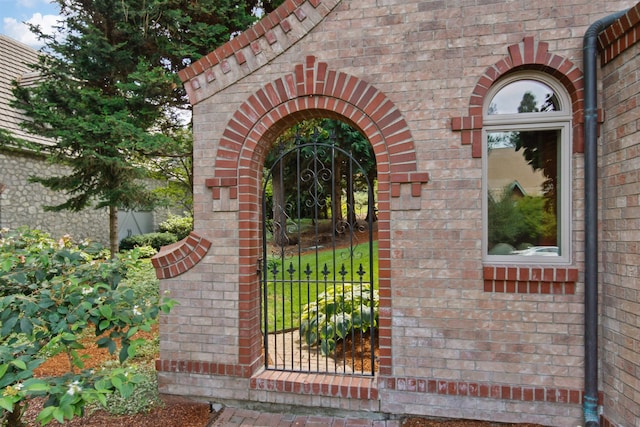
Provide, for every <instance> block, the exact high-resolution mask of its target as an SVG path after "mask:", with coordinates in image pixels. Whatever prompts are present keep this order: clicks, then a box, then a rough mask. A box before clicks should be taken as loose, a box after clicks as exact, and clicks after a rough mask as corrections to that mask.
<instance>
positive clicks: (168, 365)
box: [156, 359, 252, 378]
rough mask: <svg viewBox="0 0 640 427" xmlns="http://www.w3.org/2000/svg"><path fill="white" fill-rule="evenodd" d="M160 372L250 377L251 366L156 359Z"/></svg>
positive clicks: (157, 368)
mask: <svg viewBox="0 0 640 427" xmlns="http://www.w3.org/2000/svg"><path fill="white" fill-rule="evenodd" d="M156 370H157V371H158V372H184V373H189V374H199V375H224V376H229V377H240V378H249V377H250V376H251V372H252V369H251V367H250V366H241V365H230V364H224V363H215V362H204V361H201V360H165V359H157V360H156Z"/></svg>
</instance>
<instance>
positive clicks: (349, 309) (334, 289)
mask: <svg viewBox="0 0 640 427" xmlns="http://www.w3.org/2000/svg"><path fill="white" fill-rule="evenodd" d="M377 319H378V291H376V290H373V292H372V290H371V285H370V284H368V283H362V284H355V285H353V284H351V283H345V284H336V285H334V286H329V287H328V288H327V290H326V291H325V292H323V293H320V294H318V297H317V299H316V301H313V302H310V303H308V304H306V305H304V306H303V308H302V318H301V322H300V336H302V337H304V340H305V342H306V343H307V344H308V345H317V344H319V345H320V350H321V352H322V354H323V355H324V356H327V355H330V354H331V353H333V352H334V351H335V349H336V344H337V341H338V340H340V339H344V338H345V337H347V336H348V334H350V333H351V331H352V330H354V329H357V330H360V331H362V332H367V330H368V329H369V328H371V327H375V326H376V324H377Z"/></svg>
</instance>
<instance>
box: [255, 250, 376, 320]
mask: <svg viewBox="0 0 640 427" xmlns="http://www.w3.org/2000/svg"><path fill="white" fill-rule="evenodd" d="M368 252H369V244H368V243H363V244H360V245H357V246H354V248H353V257H350V256H349V254H350V250H349V249H337V250H336V251H335V252H334V251H332V250H326V251H318V252H315V251H314V252H312V253H309V254H306V255H303V256H302V257H300V258H299V261H298V257H294V258H292V259H291V261H290V260H289V259H285V261H284V264H285V267H284V270H283V268H282V262H281V260H279V259H278V260H272V261H269V266H268V270H269V271H268V283H267V297H266V298H267V303H266V307H267V313H268V319H267V322H268V328H269V332H274V331H283V330H289V329H293V328H298V327H299V326H300V313H301V310H302V307H303V306H304V305H305V304H306V303H307V302H309V301H314V300H315V298H316V295H317V294H318V293H322V292H325V290H326V289H328V288H330V287H332V286H334V284H336V283H342V282H343V281H344V282H345V283H360V282H361V281H362V282H363V283H368V282H370V279H371V278H370V273H369V272H368V271H365V272H364V274H362V275H360V274H358V272H359V271H363V270H364V269H367V267H368V265H369V253H368ZM293 262H295V264H294V263H293ZM361 265H362V269H363V270H361ZM274 266H275V267H276V268H277V271H278V273H276V277H275V278H274V274H273V267H274ZM323 272H327V274H323ZM341 272H342V273H344V274H340V273H341ZM373 285H374V288H375V289H377V288H378V242H373ZM263 317H264V312H263Z"/></svg>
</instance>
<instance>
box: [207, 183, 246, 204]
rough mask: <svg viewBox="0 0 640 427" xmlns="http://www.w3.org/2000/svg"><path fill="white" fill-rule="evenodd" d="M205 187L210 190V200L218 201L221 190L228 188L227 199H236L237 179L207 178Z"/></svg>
mask: <svg viewBox="0 0 640 427" xmlns="http://www.w3.org/2000/svg"><path fill="white" fill-rule="evenodd" d="M205 185H206V186H207V187H208V188H210V189H211V198H212V199H213V200H220V198H221V189H222V188H229V198H230V199H237V198H238V179H237V178H208V179H207V180H205Z"/></svg>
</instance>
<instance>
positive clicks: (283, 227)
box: [260, 142, 378, 375]
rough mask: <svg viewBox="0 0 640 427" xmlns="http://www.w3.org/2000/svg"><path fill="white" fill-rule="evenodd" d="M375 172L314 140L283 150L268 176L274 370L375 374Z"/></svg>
mask: <svg viewBox="0 0 640 427" xmlns="http://www.w3.org/2000/svg"><path fill="white" fill-rule="evenodd" d="M367 175H368V174H367V171H366V170H365V169H364V168H363V167H362V166H361V165H360V163H358V161H357V160H356V159H354V157H353V156H352V155H351V154H350V153H349V152H347V151H345V150H343V149H341V148H339V147H337V146H335V145H333V144H320V143H316V142H313V143H304V144H303V143H300V142H296V144H295V147H294V148H292V149H289V150H286V151H285V150H284V149H281V152H280V153H279V155H278V156H277V158H276V160H275V162H274V163H273V166H271V167H270V169H269V170H268V171H266V173H265V180H264V187H263V200H262V211H263V216H262V223H263V230H262V232H263V252H262V253H263V256H262V260H261V268H260V270H261V291H262V298H261V309H262V330H263V333H264V351H265V364H266V368H267V369H273V370H284V371H295V372H328V373H346V374H357V375H373V374H374V373H375V369H376V368H375V347H376V345H377V343H376V326H377V319H378V315H377V308H378V294H377V290H376V289H375V285H374V277H375V275H374V246H373V236H374V218H375V210H374V197H373V188H372V185H371V182H370V180H369V178H368V176H367ZM356 183H357V184H356ZM356 187H357V188H358V191H357V192H356V191H354V189H355V188H356ZM354 194H357V195H359V197H358V200H359V202H356V197H353V195H354ZM360 199H362V200H360ZM365 199H366V200H365ZM343 200H346V203H343ZM345 206H346V207H345Z"/></svg>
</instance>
